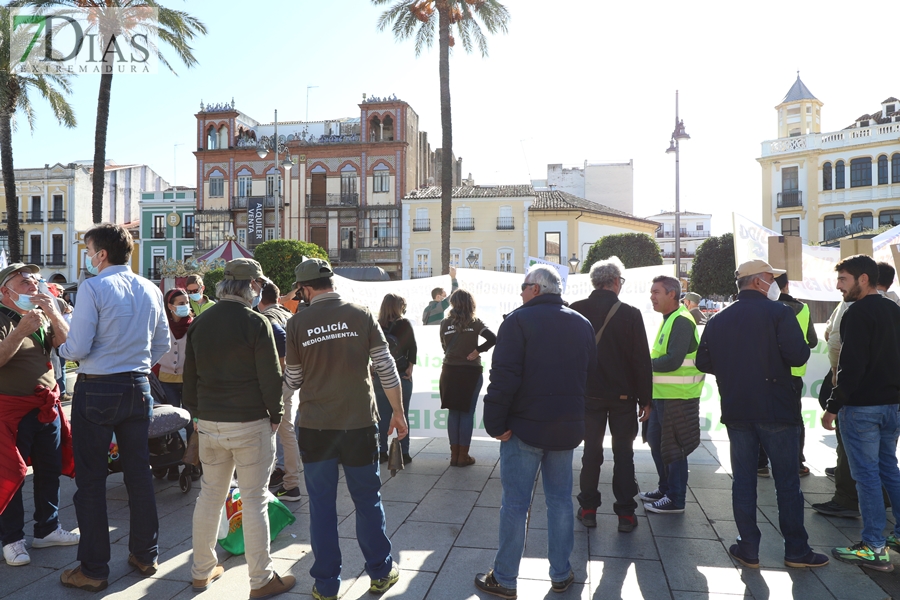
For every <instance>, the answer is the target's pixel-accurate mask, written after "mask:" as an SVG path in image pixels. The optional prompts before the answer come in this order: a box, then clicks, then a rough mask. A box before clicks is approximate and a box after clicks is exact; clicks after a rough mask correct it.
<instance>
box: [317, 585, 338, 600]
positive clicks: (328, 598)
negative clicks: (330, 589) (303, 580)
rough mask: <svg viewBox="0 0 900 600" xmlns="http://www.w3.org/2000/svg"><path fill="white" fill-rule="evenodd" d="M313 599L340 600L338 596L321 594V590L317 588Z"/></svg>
mask: <svg viewBox="0 0 900 600" xmlns="http://www.w3.org/2000/svg"><path fill="white" fill-rule="evenodd" d="M312 597H313V598H315V600H338V597H337V596H323V595H322V594H320V593H319V590H317V589H316V586H313V593H312Z"/></svg>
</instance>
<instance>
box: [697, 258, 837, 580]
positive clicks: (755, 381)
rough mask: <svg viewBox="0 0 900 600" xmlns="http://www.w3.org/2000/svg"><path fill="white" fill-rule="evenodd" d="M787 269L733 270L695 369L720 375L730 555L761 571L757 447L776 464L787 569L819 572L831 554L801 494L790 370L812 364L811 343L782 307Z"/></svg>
mask: <svg viewBox="0 0 900 600" xmlns="http://www.w3.org/2000/svg"><path fill="white" fill-rule="evenodd" d="M782 273H784V271H782V270H779V269H773V268H772V266H771V265H769V264H768V263H767V262H765V261H762V260H752V261H749V262H745V263H743V264H741V265H740V266H739V267H738V270H737V271H735V278H736V279H737V283H738V289H739V290H740V292H739V293H738V299H737V301H736V302H734V303H733V304H731V305H730V306H729V307H728V308H726V309H725V310H722V311H719V312H718V313H716V316H715V317H713V318H712V319H710V320H709V323H707V325H706V329H704V330H703V336H702V337H701V338H700V348H699V349H698V350H697V361H696V365H697V368H698V369H700V370H701V371H703V372H704V373H712V374H713V375H715V376H716V383H717V384H718V386H719V396H720V397H721V399H722V423H723V424H724V425H725V426H726V427H727V429H728V439H729V441H730V442H731V444H730V447H731V468H732V471H733V477H734V481H733V483H732V486H731V504H732V508H733V510H734V520H735V524H736V525H737V529H738V533H739V535H738V538H737V543H736V544H733V545H732V546H731V547H730V548H729V549H728V552H729V553H730V554H731V556H732V558H734V560H736V561H737V562H739V563H740V564H742V565H743V566H745V567H748V568H751V569H758V568H759V543H760V538H761V536H760V531H759V527H757V525H756V511H757V506H756V480H757V476H756V461H757V456H758V454H759V446H760V444H762V447H763V449H765V451H766V453H767V454H768V455H769V459H770V460H771V462H772V477H773V478H774V480H775V493H776V497H777V500H778V524H779V529H780V530H781V535H782V536H784V564H785V565H786V566H788V567H796V568H800V567H821V566H824V565H827V564H828V557H827V556H825V555H824V554H819V553H816V552H813V550H812V549H811V548H810V547H809V543H808V540H809V536H808V535H807V533H806V528H805V527H804V526H803V507H804V502H803V492H801V491H800V474H799V469H800V462H799V460H798V456H799V453H800V427H802V423H803V422H802V419H801V417H800V406H799V405H798V404H797V399H796V396H795V394H794V390H793V378H792V376H791V367H799V366H801V365H804V364H806V361H807V360H809V346H808V345H807V344H806V340H804V339H803V331H801V329H800V325H799V324H798V322H797V318H796V317H795V316H794V311H793V310H791V309H790V308H788V307H787V306H785V305H784V304H782V303H780V302H777V300H778V297H779V296H780V294H781V290H780V289H779V288H778V284H777V283H775V277H776V276H778V275H781V274H782Z"/></svg>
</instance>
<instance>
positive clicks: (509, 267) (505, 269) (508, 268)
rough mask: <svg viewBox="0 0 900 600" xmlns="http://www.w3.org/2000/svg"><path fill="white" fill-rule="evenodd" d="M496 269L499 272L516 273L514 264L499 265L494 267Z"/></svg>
mask: <svg viewBox="0 0 900 600" xmlns="http://www.w3.org/2000/svg"><path fill="white" fill-rule="evenodd" d="M494 270H495V271H497V272H498V273H515V272H516V268H515V267H514V266H512V265H498V266H496V267H494Z"/></svg>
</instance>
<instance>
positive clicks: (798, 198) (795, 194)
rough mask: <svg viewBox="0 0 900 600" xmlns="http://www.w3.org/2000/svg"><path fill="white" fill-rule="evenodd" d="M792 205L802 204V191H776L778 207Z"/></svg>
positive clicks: (789, 206)
mask: <svg viewBox="0 0 900 600" xmlns="http://www.w3.org/2000/svg"><path fill="white" fill-rule="evenodd" d="M794 206H803V192H801V191H800V190H791V191H789V192H778V208H791V207H794Z"/></svg>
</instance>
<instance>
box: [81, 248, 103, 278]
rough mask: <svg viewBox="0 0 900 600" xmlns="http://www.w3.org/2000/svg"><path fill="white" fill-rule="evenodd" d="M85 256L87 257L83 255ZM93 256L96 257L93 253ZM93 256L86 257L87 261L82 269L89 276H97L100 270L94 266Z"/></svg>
mask: <svg viewBox="0 0 900 600" xmlns="http://www.w3.org/2000/svg"><path fill="white" fill-rule="evenodd" d="M85 256H87V255H85ZM94 256H97V253H96V252H94ZM94 256H87V259H88V261H87V264H85V265H84V268H85V269H86V270H87V272H88V273H90V274H91V275H99V274H100V269H99V268H98V267H95V266H94Z"/></svg>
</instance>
